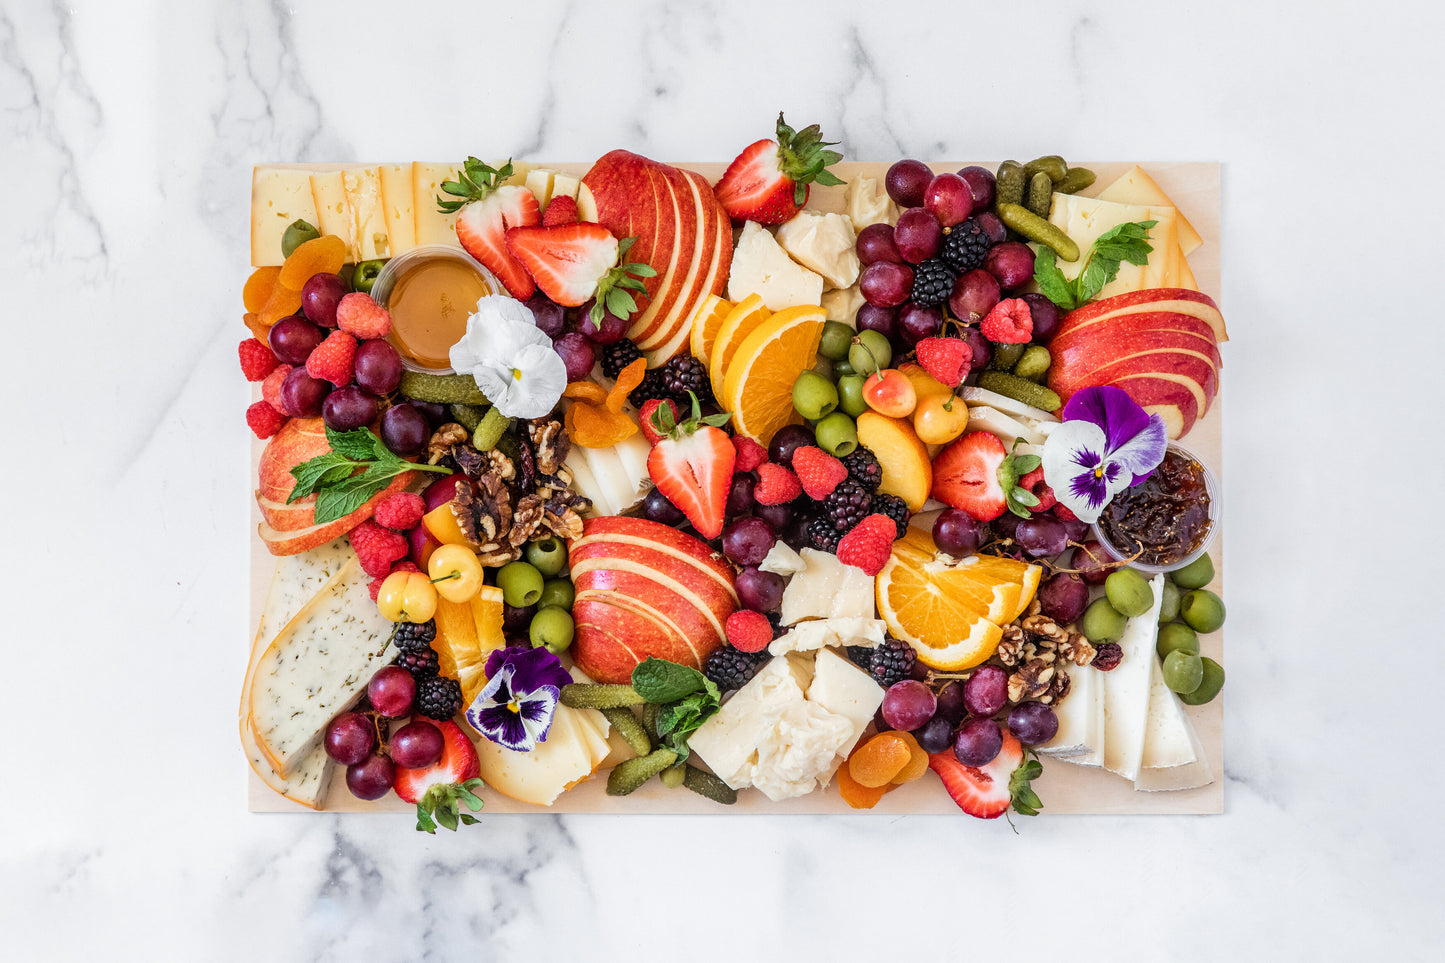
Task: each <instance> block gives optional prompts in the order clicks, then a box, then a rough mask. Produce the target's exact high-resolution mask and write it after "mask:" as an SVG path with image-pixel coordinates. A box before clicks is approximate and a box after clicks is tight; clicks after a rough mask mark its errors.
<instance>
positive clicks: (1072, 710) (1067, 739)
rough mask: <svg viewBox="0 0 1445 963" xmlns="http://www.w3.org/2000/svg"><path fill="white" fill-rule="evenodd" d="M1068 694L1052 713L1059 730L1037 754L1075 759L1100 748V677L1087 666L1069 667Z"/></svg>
mask: <svg viewBox="0 0 1445 963" xmlns="http://www.w3.org/2000/svg"><path fill="white" fill-rule="evenodd" d="M1066 671H1067V672H1068V675H1069V694H1068V695H1066V696H1064V701H1063V702H1062V703H1060V704H1059V705H1058V706H1056V707H1055V712H1054V714H1055V715H1056V716H1057V717H1058V720H1059V731H1058V733H1057V734H1055V736H1054V738H1052V739H1050V740H1049V741H1048V742H1046V743H1044V744H1043V745H1042V746H1039V753H1040V754H1041V755H1046V756H1058V757H1061V758H1062V757H1067V758H1069V760H1070V761H1071V762H1072V761H1073V759H1074V757H1083V756H1094V755H1097V754H1098V750H1099V749H1100V748H1101V747H1102V746H1103V735H1104V730H1103V726H1102V725H1100V721H1101V720H1100V713H1099V712H1098V710H1099V709H1100V708H1101V707H1102V706H1103V693H1104V687H1103V682H1102V681H1100V677H1101V676H1102V675H1103V673H1101V672H1100V671H1099V670H1098V669H1094V668H1091V667H1089V666H1087V665H1070V666H1069V667H1068V668H1067V670H1066Z"/></svg>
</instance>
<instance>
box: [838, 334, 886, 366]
mask: <svg viewBox="0 0 1445 963" xmlns="http://www.w3.org/2000/svg"><path fill="white" fill-rule="evenodd" d="M892 360H893V346H892V345H891V344H889V343H888V339H887V338H886V337H885V336H884V335H883V334H881V333H880V332H877V331H859V332H858V333H857V334H856V335H854V336H853V345H852V347H850V348H849V349H848V363H849V364H851V365H852V366H853V370H854V371H856V372H858V373H859V374H861V375H871V374H872V373H873V372H875V371H878V370H880V369H883V368H886V367H888V364H889V362H891V361H892Z"/></svg>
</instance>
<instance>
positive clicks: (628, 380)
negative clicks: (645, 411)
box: [607, 358, 647, 414]
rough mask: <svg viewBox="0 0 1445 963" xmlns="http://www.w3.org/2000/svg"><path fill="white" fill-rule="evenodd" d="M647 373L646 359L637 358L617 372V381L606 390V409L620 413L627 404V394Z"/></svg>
mask: <svg viewBox="0 0 1445 963" xmlns="http://www.w3.org/2000/svg"><path fill="white" fill-rule="evenodd" d="M645 374H647V359H646V358H638V359H637V360H635V361H633V362H632V363H631V364H629V365H628V366H627V367H625V368H623V369H622V370H621V371H619V372H617V383H616V384H614V385H613V386H612V390H611V391H609V392H607V410H608V411H611V412H612V413H613V414H621V413H622V409H623V407H624V406H625V405H626V404H627V396H628V395H630V394H631V393H632V389H633V388H636V387H637V386H638V385H640V384H642V376H643V375H645Z"/></svg>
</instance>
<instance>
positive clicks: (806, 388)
mask: <svg viewBox="0 0 1445 963" xmlns="http://www.w3.org/2000/svg"><path fill="white" fill-rule="evenodd" d="M837 407H838V389H837V387H835V386H834V384H833V382H831V381H829V380H828V379H827V378H825V377H823V376H822V375H820V374H818V372H816V371H804V372H803V373H801V374H800V375H798V379H797V380H796V381H794V382H793V409H794V410H795V411H797V413H798V414H800V415H802V416H803V417H804V418H806V419H808V420H809V421H818V420H820V419H822V418H826V417H827V416H828V415H830V414H832V413H833V409H835V408H837Z"/></svg>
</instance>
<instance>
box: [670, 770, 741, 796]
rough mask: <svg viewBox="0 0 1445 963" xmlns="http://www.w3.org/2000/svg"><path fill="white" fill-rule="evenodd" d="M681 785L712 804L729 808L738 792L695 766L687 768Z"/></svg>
mask: <svg viewBox="0 0 1445 963" xmlns="http://www.w3.org/2000/svg"><path fill="white" fill-rule="evenodd" d="M682 784H683V785H684V786H686V787H687V788H689V789H691V790H692V791H693V792H695V793H697V794H698V795H699V796H706V797H707V798H709V799H711V800H712V801H713V802H716V803H722V804H723V805H724V806H731V805H732V804H733V803H735V802H737V801H738V791H737V790H736V789H734V788H733V787H731V786H729V785H728V784H727V783H725V782H723V781H722V780H721V779H719V778H718V777H717V776H714V775H713V774H712V773H710V772H704V771H703V770H701V769H699V768H697V767H696V766H688V767H687V772H686V773H685V774H684V775H683V778H682Z"/></svg>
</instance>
